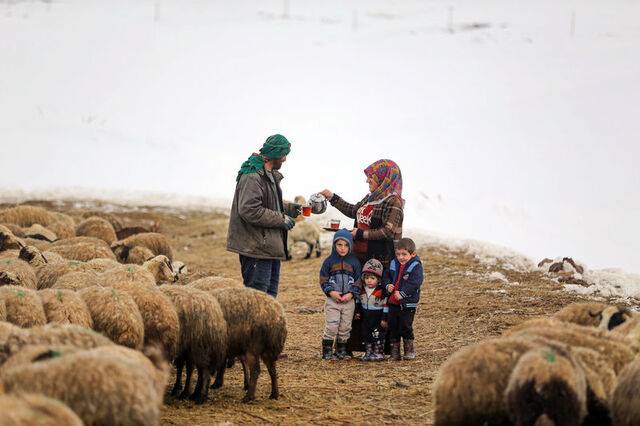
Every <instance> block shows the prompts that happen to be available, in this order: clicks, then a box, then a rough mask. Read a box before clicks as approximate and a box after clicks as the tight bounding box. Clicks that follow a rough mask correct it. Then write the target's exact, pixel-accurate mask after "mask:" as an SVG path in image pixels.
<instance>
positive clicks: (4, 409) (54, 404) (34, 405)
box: [0, 393, 82, 426]
mask: <svg viewBox="0 0 640 426" xmlns="http://www.w3.org/2000/svg"><path fill="white" fill-rule="evenodd" d="M0 424H2V425H3V426H21V425H38V426H58V425H65V426H82V420H80V418H79V417H78V416H77V415H76V414H75V413H74V412H73V411H71V409H70V408H69V407H67V406H66V405H64V404H63V403H62V402H60V401H58V400H57V399H53V398H48V397H46V396H43V395H36V394H24V393H23V394H20V395H1V396H0Z"/></svg>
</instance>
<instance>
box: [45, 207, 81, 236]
mask: <svg viewBox="0 0 640 426" xmlns="http://www.w3.org/2000/svg"><path fill="white" fill-rule="evenodd" d="M51 218H52V220H51V222H49V223H48V224H43V225H45V226H46V227H47V228H49V229H50V230H51V231H53V232H54V233H55V234H56V235H57V236H58V238H60V239H64V238H73V237H75V235H76V223H75V222H74V220H73V218H72V217H71V216H68V215H66V214H64V213H58V212H51Z"/></svg>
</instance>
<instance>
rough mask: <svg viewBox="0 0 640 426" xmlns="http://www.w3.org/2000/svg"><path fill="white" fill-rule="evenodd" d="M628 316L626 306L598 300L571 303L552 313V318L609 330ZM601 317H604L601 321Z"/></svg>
mask: <svg viewBox="0 0 640 426" xmlns="http://www.w3.org/2000/svg"><path fill="white" fill-rule="evenodd" d="M628 317H629V311H628V310H627V309H626V308H621V307H617V306H612V305H607V304H606V303H599V302H577V303H571V304H570V305H567V306H565V307H564V308H562V309H560V310H559V311H558V312H556V313H555V314H553V316H552V318H555V319H558V320H560V321H566V322H571V323H575V324H580V325H590V326H593V327H598V326H599V327H602V328H603V329H605V330H611V329H613V328H614V327H617V326H618V325H620V324H622V323H623V322H624V321H626V320H627V319H628ZM603 319H606V320H607V321H605V323H603Z"/></svg>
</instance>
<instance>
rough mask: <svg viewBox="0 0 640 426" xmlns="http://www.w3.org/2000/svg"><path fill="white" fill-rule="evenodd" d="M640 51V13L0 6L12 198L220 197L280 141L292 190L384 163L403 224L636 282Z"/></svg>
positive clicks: (378, 6)
mask: <svg viewBox="0 0 640 426" xmlns="http://www.w3.org/2000/svg"><path fill="white" fill-rule="evenodd" d="M639 43H640V1H638V0H610V1H607V2H603V1H601V0H597V1H596V0H582V1H577V0H575V1H573V0H569V1H558V0H539V1H536V2H520V1H517V2H514V1H508V0H481V1H480V0H451V1H439V0H438V1H436V0H433V1H427V0H420V1H418V0H406V1H391V0H388V1H381V0H350V1H348V2H345V1H338V0H324V1H312V0H273V1H267V0H260V1H258V0H252V1H233V2H231V1H196V0H139V1H135V2H131V1H122V0H120V1H109V2H105V1H98V0H66V1H64V2H62V1H59V2H58V1H56V0H51V1H47V2H40V1H16V0H11V1H8V0H5V1H1V0H0V153H1V155H2V159H3V167H2V171H3V173H2V179H1V180H0V190H1V192H3V193H4V194H5V195H9V194H10V193H11V194H12V195H16V194H17V193H16V191H27V192H29V191H38V192H40V193H43V192H49V193H50V192H51V190H52V189H57V190H58V192H57V193H56V194H58V195H60V194H67V195H68V194H76V195H81V196H84V195H92V196H94V197H98V198H99V197H103V198H112V199H118V200H123V199H124V200H127V199H128V200H136V199H138V200H139V199H140V198H142V197H143V194H148V193H155V194H158V195H154V200H155V201H157V202H159V203H165V204H166V202H168V203H181V204H207V203H208V204H215V205H226V204H228V203H229V199H230V197H231V196H232V193H233V186H234V183H235V174H236V171H237V169H238V167H239V165H240V163H241V162H242V161H243V160H244V159H245V158H246V157H247V156H248V155H249V154H250V153H251V152H252V151H255V150H257V149H258V148H259V146H260V144H261V142H262V141H263V140H264V138H265V137H266V136H268V135H270V134H272V133H275V132H280V133H283V134H285V135H286V136H287V137H288V138H289V139H290V140H291V141H292V142H293V151H292V153H291V155H290V156H289V158H288V161H287V163H286V164H285V166H284V168H283V172H284V173H285V176H286V179H285V181H284V182H283V186H284V190H285V193H286V194H287V195H288V196H289V197H290V198H293V196H294V195H296V194H303V195H306V196H308V195H309V194H311V193H313V192H316V191H318V190H321V189H323V188H325V187H328V188H330V189H332V190H334V191H335V192H337V193H339V194H341V195H343V196H344V197H345V198H347V199H348V200H352V201H356V200H359V199H360V198H361V197H362V196H363V195H364V194H365V192H366V188H367V187H366V184H365V182H364V175H363V174H362V169H364V167H365V166H367V165H368V164H369V163H371V162H372V161H374V160H376V159H378V158H392V159H394V160H395V161H397V162H398V163H399V164H400V166H401V168H402V171H403V177H404V179H405V192H404V198H405V199H406V227H407V229H410V230H412V229H420V230H422V231H425V232H428V233H434V232H435V233H438V234H443V235H447V236H453V237H458V238H471V239H474V240H483V241H489V242H491V243H494V244H498V245H503V246H508V247H512V248H513V249H514V250H516V251H518V252H522V253H525V254H526V255H527V256H528V257H530V258H531V259H533V260H534V261H537V260H539V259H541V258H543V257H555V256H572V257H574V258H576V259H580V260H582V261H584V262H585V263H586V264H587V265H589V267H590V268H594V269H601V268H609V267H619V268H623V269H625V270H627V271H632V272H636V273H637V272H640V224H639V222H640V221H638V218H639V217H640V199H639V198H638V188H640V168H639V167H638V158H640V144H639V143H638V140H637V139H638V138H637V135H638V134H640V120H638V117H640V55H637V54H635V52H636V51H637V50H638V45H639ZM162 194H174V195H175V194H177V195H178V196H174V195H169V196H167V195H162ZM18 195H20V194H18ZM22 196H25V195H24V193H22ZM26 196H28V194H27V195H26ZM144 197H145V198H148V197H147V196H146V195H144ZM165 201H166V202H165ZM465 244H466V243H465ZM479 244H480V243H479ZM480 252H482V250H480ZM635 277H636V278H635V279H637V275H635ZM633 283H634V281H633V280H632V284H633ZM634 285H636V286H640V283H638V281H635V284H634Z"/></svg>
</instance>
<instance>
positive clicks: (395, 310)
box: [382, 238, 424, 361]
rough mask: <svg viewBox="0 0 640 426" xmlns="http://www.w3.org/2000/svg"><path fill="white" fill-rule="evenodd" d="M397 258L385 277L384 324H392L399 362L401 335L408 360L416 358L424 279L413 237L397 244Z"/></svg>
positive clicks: (391, 334)
mask: <svg viewBox="0 0 640 426" xmlns="http://www.w3.org/2000/svg"><path fill="white" fill-rule="evenodd" d="M395 252H396V257H395V259H393V260H392V261H391V263H390V264H389V271H388V272H387V273H385V279H384V280H383V281H384V283H385V284H386V285H385V289H384V290H385V296H387V306H386V307H385V308H384V310H385V319H384V320H383V321H382V325H383V326H385V325H386V326H387V327H388V333H389V342H390V343H391V359H392V360H394V361H399V360H400V359H401V358H400V338H402V341H403V343H404V357H403V359H405V360H411V359H414V358H415V357H416V353H415V349H414V346H413V340H414V336H413V317H414V316H415V314H416V307H417V306H418V302H419V301H420V286H422V281H423V279H424V271H423V269H422V262H420V258H419V257H418V255H417V254H416V244H415V243H414V242H413V240H412V239H411V238H402V239H401V240H400V241H398V244H397V245H396V249H395Z"/></svg>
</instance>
